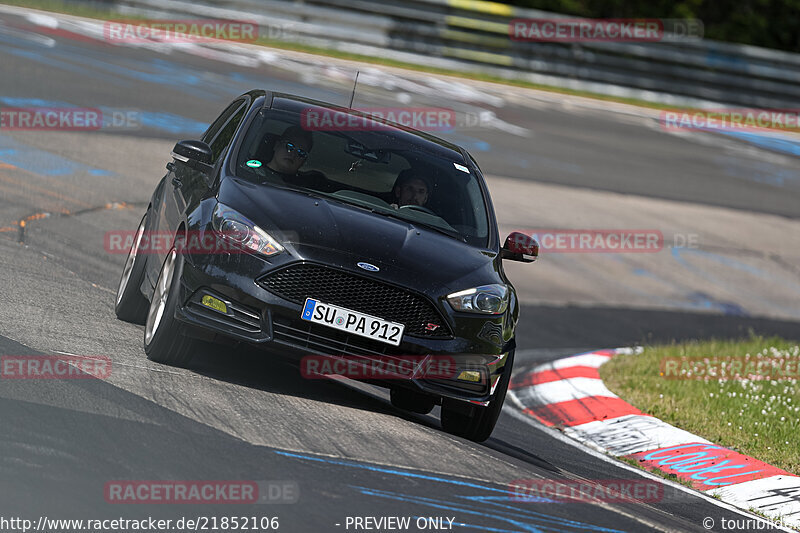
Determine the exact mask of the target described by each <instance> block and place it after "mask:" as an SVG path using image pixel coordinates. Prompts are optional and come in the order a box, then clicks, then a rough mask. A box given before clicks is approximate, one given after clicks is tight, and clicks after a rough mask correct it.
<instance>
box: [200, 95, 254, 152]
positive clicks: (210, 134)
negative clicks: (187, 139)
mask: <svg viewBox="0 0 800 533" xmlns="http://www.w3.org/2000/svg"><path fill="white" fill-rule="evenodd" d="M243 103H244V102H243V101H242V100H236V101H234V102H233V103H232V104H230V105H229V106H228V107H226V108H225V111H223V112H222V113H220V115H219V116H218V117H217V118H216V120H214V122H213V123H212V124H211V126H209V128H208V129H207V130H206V132H205V133H204V134H203V138H202V139H200V140H201V141H203V142H204V143H206V144H211V142H212V141H213V140H214V137H216V136H217V134H218V133H219V130H221V129H222V126H224V125H225V123H226V122H228V119H229V118H231V115H233V114H234V113H235V112H236V110H237V109H239V106H240V105H242V104H243Z"/></svg>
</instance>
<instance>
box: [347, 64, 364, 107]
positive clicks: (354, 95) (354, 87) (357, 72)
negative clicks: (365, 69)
mask: <svg viewBox="0 0 800 533" xmlns="http://www.w3.org/2000/svg"><path fill="white" fill-rule="evenodd" d="M359 72H361V71H360V70H357V71H356V79H355V81H354V82H353V94H351V95H350V105H349V106H348V107H349V108H350V109H353V98H355V97H356V84H357V83H358V74H359Z"/></svg>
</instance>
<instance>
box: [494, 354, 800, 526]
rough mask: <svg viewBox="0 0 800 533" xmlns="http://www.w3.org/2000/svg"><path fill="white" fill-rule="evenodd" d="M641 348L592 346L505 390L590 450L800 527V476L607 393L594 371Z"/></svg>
mask: <svg viewBox="0 0 800 533" xmlns="http://www.w3.org/2000/svg"><path fill="white" fill-rule="evenodd" d="M640 351H641V349H640V348H617V349H613V350H598V351H595V352H588V353H583V354H578V355H574V356H571V357H566V358H564V359H558V360H556V361H553V362H550V363H547V364H543V365H539V366H537V367H535V368H533V369H532V370H531V371H529V372H527V373H524V374H522V375H519V376H515V377H514V379H513V380H512V382H511V385H510V386H509V391H508V394H509V396H511V399H512V401H514V402H515V403H516V404H517V405H518V406H519V407H520V408H521V409H522V412H523V413H525V414H527V415H528V416H530V417H532V418H534V419H536V420H538V421H539V422H541V423H542V424H544V425H546V426H549V427H553V428H557V429H560V430H562V431H563V432H564V434H565V435H567V436H569V437H571V438H573V439H575V440H577V441H579V442H581V443H582V444H584V445H585V446H588V447H590V448H593V449H594V450H597V451H600V452H603V453H607V454H609V455H612V456H615V457H628V458H631V459H635V460H636V461H637V462H638V463H639V464H640V465H641V466H643V467H645V468H647V469H649V470H653V469H658V470H661V471H662V472H666V473H667V474H675V475H676V476H677V477H678V478H680V479H682V480H685V481H688V482H689V483H691V484H692V486H693V487H694V488H695V489H698V490H700V491H703V492H705V493H706V494H709V495H712V496H718V497H719V498H720V499H722V500H723V501H725V502H728V503H730V504H733V505H735V506H737V507H739V508H741V509H745V510H751V509H754V510H757V511H759V512H761V513H764V514H765V515H767V516H770V517H774V518H778V519H781V520H782V522H783V524H784V525H788V526H792V527H800V477H799V476H795V475H792V474H790V473H789V472H786V471H784V470H781V469H780V468H776V467H774V466H771V465H768V464H766V463H764V462H762V461H759V460H757V459H754V458H752V457H748V456H746V455H742V454H740V453H737V452H735V451H733V450H729V449H727V448H723V447H722V446H717V445H715V444H713V443H711V442H709V441H707V440H705V439H702V438H700V437H698V436H696V435H693V434H691V433H689V432H688V431H684V430H682V429H678V428H676V427H674V426H671V425H669V424H667V423H666V422H663V421H661V420H659V419H657V418H655V417H652V416H650V415H646V414H644V413H642V412H641V411H639V410H638V409H636V408H635V407H633V406H632V405H630V404H628V403H627V402H625V401H624V400H623V399H621V398H620V397H619V396H617V395H616V394H614V393H613V392H611V391H610V390H608V389H607V388H606V386H605V384H604V383H603V380H601V379H600V374H599V372H598V368H600V366H601V365H603V364H604V363H606V362H608V361H609V360H610V359H611V358H612V357H613V356H614V355H618V354H633V353H639V352H640Z"/></svg>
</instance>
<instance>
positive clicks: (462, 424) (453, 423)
mask: <svg viewBox="0 0 800 533" xmlns="http://www.w3.org/2000/svg"><path fill="white" fill-rule="evenodd" d="M513 363H514V351H513V350H512V351H511V352H509V353H508V358H507V360H506V364H505V367H503V375H502V376H501V377H500V383H498V384H497V388H496V389H495V392H494V397H493V398H492V399H491V400H490V401H489V405H487V406H485V407H484V406H482V405H472V406H471V407H470V409H469V412H468V413H464V412H463V411H462V410H461V409H458V407H459V406H458V405H456V402H458V400H450V399H448V398H445V399H444V400H442V429H444V430H445V431H447V432H448V433H452V434H454V435H458V436H459V437H464V438H465V439H469V440H472V441H475V442H483V441H485V440H486V439H488V438H489V437H490V436H491V435H492V431H493V430H494V426H495V424H497V419H498V418H499V417H500V411H501V410H502V409H503V402H504V401H505V399H506V392H507V391H508V383H509V381H511V370H512V368H513ZM459 403H463V402H459Z"/></svg>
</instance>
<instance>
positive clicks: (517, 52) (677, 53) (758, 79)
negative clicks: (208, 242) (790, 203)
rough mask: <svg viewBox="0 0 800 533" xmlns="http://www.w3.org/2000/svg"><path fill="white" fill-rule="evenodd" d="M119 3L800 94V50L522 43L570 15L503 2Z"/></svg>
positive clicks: (638, 89) (730, 88)
mask: <svg viewBox="0 0 800 533" xmlns="http://www.w3.org/2000/svg"><path fill="white" fill-rule="evenodd" d="M112 1H113V0H112ZM113 3H116V4H117V5H118V6H119V8H120V9H121V10H123V11H124V10H136V11H137V12H142V11H145V12H147V11H149V12H151V13H160V14H164V13H173V14H174V13H178V14H182V15H186V14H192V15H194V16H205V17H213V18H228V19H237V20H238V19H244V18H246V19H249V20H253V21H255V22H257V23H258V24H259V25H260V26H262V28H264V30H263V34H266V35H272V36H273V37H274V38H276V39H280V40H285V41H295V42H302V43H306V44H310V45H315V46H322V47H327V48H334V49H339V50H343V51H349V52H356V53H363V54H367V55H377V56H383V57H389V58H394V59H400V60H403V61H409V62H412V63H418V64H424V65H432V66H437V67H441V68H452V69H459V70H466V71H472V72H484V73H487V74H493V75H496V76H500V77H503V78H507V79H518V80H527V81H531V82H533V83H540V84H546V85H555V86H559V87H565V88H574V89H579V90H589V91H595V92H603V93H607V94H616V95H619V96H631V97H636V98H641V99H644V100H653V101H661V102H666V103H674V104H678V105H687V104H689V105H709V103H724V104H734V105H740V106H751V107H765V108H791V107H793V106H796V105H797V102H798V99H800V84H798V83H797V82H798V81H800V54H792V53H787V52H781V51H776V50H768V49H764V48H757V47H753V46H746V45H737V44H730V43H721V42H714V41H709V40H703V39H698V40H675V41H670V42H650V43H644V42H639V43H631V42H581V43H551V42H547V43H545V42H523V41H515V40H512V39H510V38H509V23H510V21H511V20H512V19H514V18H559V17H564V16H563V15H559V14H554V13H547V12H543V11H538V10H531V9H522V8H518V7H513V6H508V5H505V4H500V3H495V2H485V1H480V0H408V1H404V2H400V1H399V0H397V1H395V2H380V3H379V2H375V1H371V0H293V1H289V0H286V1H279V0H217V1H215V2H213V3H211V2H209V3H203V4H199V3H194V2H189V1H184V0H116V1H114V2H113ZM276 28H282V30H281V31H276Z"/></svg>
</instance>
